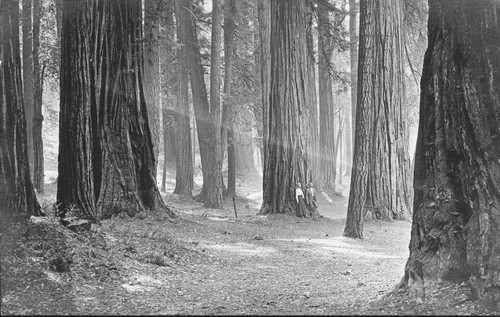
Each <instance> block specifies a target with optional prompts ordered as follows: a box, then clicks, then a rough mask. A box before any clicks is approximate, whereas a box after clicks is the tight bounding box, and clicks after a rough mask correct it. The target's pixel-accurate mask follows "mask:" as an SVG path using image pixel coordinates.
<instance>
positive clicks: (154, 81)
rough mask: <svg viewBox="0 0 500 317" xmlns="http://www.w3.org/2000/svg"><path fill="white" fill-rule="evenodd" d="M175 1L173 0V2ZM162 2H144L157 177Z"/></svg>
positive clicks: (147, 85) (146, 85)
mask: <svg viewBox="0 0 500 317" xmlns="http://www.w3.org/2000/svg"><path fill="white" fill-rule="evenodd" d="M171 1H173V0H171ZM160 2H161V0H144V35H145V36H144V37H145V41H144V74H145V76H144V77H145V78H144V88H145V89H144V90H145V98H146V105H147V107H148V119H149V126H150V127H151V135H152V136H153V153H154V165H155V175H156V170H157V164H158V163H157V162H158V154H159V153H160V135H161V132H160V131H161V129H160V112H161V109H162V107H161V99H160V87H161V86H160V54H159V46H160V39H159V36H160V15H161V10H160V9H161V4H160Z"/></svg>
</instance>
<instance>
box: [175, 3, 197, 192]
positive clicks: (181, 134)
mask: <svg viewBox="0 0 500 317" xmlns="http://www.w3.org/2000/svg"><path fill="white" fill-rule="evenodd" d="M175 10H176V12H177V13H176V16H177V19H178V20H179V19H182V18H185V15H183V14H182V12H181V10H182V9H181V7H180V3H179V1H176V5H175ZM177 38H178V40H179V44H180V46H181V47H180V49H178V51H177V113H178V115H177V124H176V133H175V134H176V136H177V149H176V153H177V167H176V176H175V190H174V194H179V195H183V196H187V197H192V195H193V185H194V183H193V157H192V156H193V153H192V147H191V117H190V111H189V91H188V88H189V85H188V82H189V77H188V60H187V54H188V49H187V47H186V29H185V23H184V21H178V23H177Z"/></svg>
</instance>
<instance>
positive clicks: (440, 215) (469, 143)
mask: <svg viewBox="0 0 500 317" xmlns="http://www.w3.org/2000/svg"><path fill="white" fill-rule="evenodd" d="M498 16H500V4H499V3H498V2H497V1H492V0H480V1H473V2H471V1H466V0H453V1H446V2H444V1H437V0H430V1H429V20H428V24H427V25H428V48H427V51H426V53H425V58H424V66H423V73H422V79H421V82H420V86H421V95H420V96H421V97H420V121H419V130H418V139H417V148H416V154H415V172H414V184H413V186H414V190H415V198H414V203H413V206H414V207H413V208H414V213H413V222H412V231H411V241H410V257H409V259H408V262H407V263H406V268H405V276H404V278H403V280H402V283H401V286H402V287H410V288H411V289H412V290H414V291H416V295H418V296H421V297H423V296H425V292H426V290H428V287H430V286H432V285H433V284H434V283H435V282H454V283H461V282H464V281H469V285H470V286H472V290H473V294H474V295H476V297H479V298H483V299H485V300H487V301H488V302H489V303H490V304H492V305H493V306H496V307H495V309H497V310H498V309H500V307H499V306H500V305H499V304H498V303H499V301H498V298H499V296H500V292H499V290H500V280H499V276H500V247H499V244H500V231H499V230H498V228H499V225H500V213H499V210H500V103H499V100H500V54H499V51H498V48H499V47H500V20H499V19H498Z"/></svg>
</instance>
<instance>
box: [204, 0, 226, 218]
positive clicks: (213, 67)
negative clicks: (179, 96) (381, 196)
mask: <svg viewBox="0 0 500 317" xmlns="http://www.w3.org/2000/svg"><path fill="white" fill-rule="evenodd" d="M221 23H222V0H212V40H211V45H210V108H209V113H210V117H209V120H210V123H209V129H208V132H209V135H208V136H210V139H206V141H207V150H208V153H207V154H209V155H208V157H206V159H205V160H204V162H203V163H202V164H203V171H204V174H205V170H206V172H207V173H206V174H207V178H206V179H204V180H203V187H205V196H204V207H206V208H219V209H220V208H222V199H223V190H222V189H223V188H222V160H223V157H224V156H223V152H222V146H221V143H222V142H221V135H220V130H221V110H222V109H221V102H220V86H221V83H220V81H221V78H220V77H221V76H220V51H221V43H222V41H221V36H222V26H221ZM205 181H207V183H205Z"/></svg>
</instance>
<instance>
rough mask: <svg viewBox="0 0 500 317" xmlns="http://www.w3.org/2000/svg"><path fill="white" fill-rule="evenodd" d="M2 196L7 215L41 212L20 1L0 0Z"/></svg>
mask: <svg viewBox="0 0 500 317" xmlns="http://www.w3.org/2000/svg"><path fill="white" fill-rule="evenodd" d="M0 7H1V8H2V10H0V20H1V21H2V23H0V61H2V63H1V64H0V164H1V166H2V168H0V199H1V201H2V204H3V206H2V208H1V209H0V211H1V214H2V219H3V220H2V221H4V219H5V218H4V216H6V215H13V214H16V215H27V216H29V215H35V216H41V215H43V212H42V211H41V208H40V205H39V204H38V201H37V198H36V194H35V190H34V187H33V184H32V182H31V178H30V172H29V165H28V153H27V152H28V151H27V135H26V118H25V115H24V103H23V92H22V90H23V84H22V78H21V57H20V54H21V53H20V50H19V48H20V43H19V1H16V0H1V1H0Z"/></svg>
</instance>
